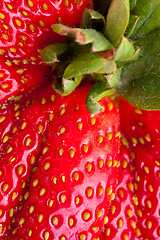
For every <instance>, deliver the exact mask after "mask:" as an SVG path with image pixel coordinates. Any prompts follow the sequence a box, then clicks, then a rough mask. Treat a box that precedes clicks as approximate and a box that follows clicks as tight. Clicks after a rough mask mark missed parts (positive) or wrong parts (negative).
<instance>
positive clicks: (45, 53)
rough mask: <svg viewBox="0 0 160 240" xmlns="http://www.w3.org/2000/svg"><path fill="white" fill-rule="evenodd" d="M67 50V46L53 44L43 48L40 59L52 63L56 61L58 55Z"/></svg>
mask: <svg viewBox="0 0 160 240" xmlns="http://www.w3.org/2000/svg"><path fill="white" fill-rule="evenodd" d="M67 48H68V45H67V44H63V43H54V44H50V45H48V46H47V47H45V48H44V49H43V50H42V51H41V58H42V61H43V62H46V63H53V62H57V61H58V55H60V54H62V53H64V52H65V51H66V50H67Z"/></svg>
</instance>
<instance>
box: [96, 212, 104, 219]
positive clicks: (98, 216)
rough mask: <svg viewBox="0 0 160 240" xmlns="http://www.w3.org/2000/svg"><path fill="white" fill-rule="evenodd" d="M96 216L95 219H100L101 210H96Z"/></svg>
mask: <svg viewBox="0 0 160 240" xmlns="http://www.w3.org/2000/svg"><path fill="white" fill-rule="evenodd" d="M96 215H97V218H100V217H102V215H103V211H102V210H98V211H97V212H96Z"/></svg>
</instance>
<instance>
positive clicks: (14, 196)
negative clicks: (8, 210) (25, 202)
mask: <svg viewBox="0 0 160 240" xmlns="http://www.w3.org/2000/svg"><path fill="white" fill-rule="evenodd" d="M16 196H17V193H16V192H13V194H12V200H14V199H15V198H16Z"/></svg>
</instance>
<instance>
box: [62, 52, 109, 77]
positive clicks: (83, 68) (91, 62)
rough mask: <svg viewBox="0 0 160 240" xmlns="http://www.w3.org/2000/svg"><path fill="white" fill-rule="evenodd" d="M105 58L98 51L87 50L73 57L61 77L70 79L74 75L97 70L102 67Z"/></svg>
mask: <svg viewBox="0 0 160 240" xmlns="http://www.w3.org/2000/svg"><path fill="white" fill-rule="evenodd" d="M105 62H106V60H105V59H104V58H101V57H100V56H99V55H98V53H93V52H89V53H88V52H87V53H84V54H81V55H79V56H77V57H76V58H74V59H73V61H72V62H71V63H70V64H69V65H68V66H67V68H66V69H65V71H64V75H63V78H65V79H70V78H73V77H76V76H80V75H85V74H90V73H94V72H97V71H98V70H100V69H102V68H103V66H104V64H105Z"/></svg>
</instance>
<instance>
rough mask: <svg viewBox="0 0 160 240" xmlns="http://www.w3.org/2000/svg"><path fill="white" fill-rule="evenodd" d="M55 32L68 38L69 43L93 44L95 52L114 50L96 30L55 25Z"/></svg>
mask: <svg viewBox="0 0 160 240" xmlns="http://www.w3.org/2000/svg"><path fill="white" fill-rule="evenodd" d="M52 28H53V30H54V31H55V32H56V33H58V34H60V35H64V36H66V37H67V38H68V40H69V41H71V42H73V41H75V42H77V43H79V44H80V45H86V44H89V43H91V44H92V50H93V51H94V52H100V51H106V50H109V49H112V48H113V46H112V44H111V43H110V42H109V41H108V40H107V39H106V38H105V37H104V36H103V34H102V33H100V32H97V31H96V30H94V29H80V28H69V27H66V26H64V25H62V24H54V25H53V26H52Z"/></svg>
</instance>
